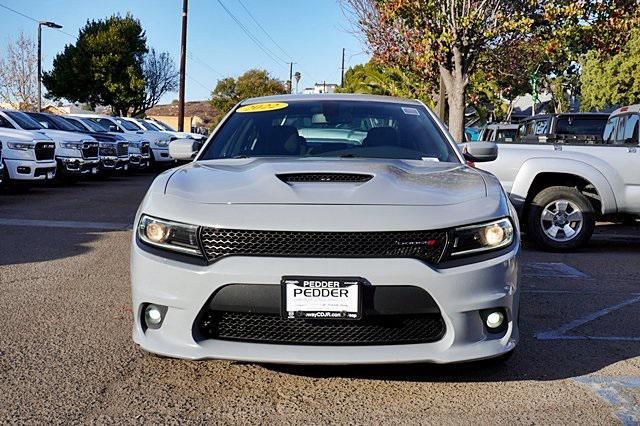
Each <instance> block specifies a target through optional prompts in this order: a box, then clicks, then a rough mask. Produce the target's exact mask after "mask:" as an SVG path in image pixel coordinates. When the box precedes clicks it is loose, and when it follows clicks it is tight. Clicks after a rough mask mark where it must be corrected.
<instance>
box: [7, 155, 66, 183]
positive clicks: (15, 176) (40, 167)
mask: <svg viewBox="0 0 640 426" xmlns="http://www.w3.org/2000/svg"><path fill="white" fill-rule="evenodd" d="M3 161H4V163H5V166H6V168H7V170H6V171H7V174H8V176H9V179H11V180H15V181H39V180H51V179H53V178H55V176H56V162H55V161H53V160H51V161H33V160H11V159H8V158H5V159H3Z"/></svg>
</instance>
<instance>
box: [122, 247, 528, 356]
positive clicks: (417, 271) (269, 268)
mask: <svg viewBox="0 0 640 426" xmlns="http://www.w3.org/2000/svg"><path fill="white" fill-rule="evenodd" d="M134 238H135V237H134ZM137 244H138V243H137V242H136V241H135V240H134V243H133V251H132V259H131V260H132V261H131V280H132V297H133V311H134V326H133V339H134V341H135V342H136V343H137V344H139V345H140V346H141V347H142V348H143V349H145V350H147V351H149V352H153V353H157V354H161V355H166V356H173V357H178V358H186V359H205V358H216V359H231V360H241V361H249V362H268V363H289V364H379V363H409V362H434V363H451V362H462V361H470V360H477V359H485V358H491V357H495V356H499V355H501V354H504V353H507V352H509V351H511V350H513V348H514V347H515V345H516V344H517V342H518V338H519V335H518V324H517V318H518V311H519V260H518V259H519V245H518V244H517V242H516V244H514V247H513V249H512V250H511V251H510V252H508V253H506V254H503V255H501V256H500V257H497V258H493V259H490V260H485V261H482V262H478V263H473V264H468V265H464V266H458V267H454V268H449V269H441V270H438V269H434V268H432V267H429V266H427V265H425V264H424V263H422V262H420V261H418V260H413V259H333V258H331V259H327V258H322V259H310V258H266V257H228V258H224V259H221V260H219V261H217V262H216V263H214V264H212V265H208V266H200V265H191V264H188V263H184V262H180V261H176V260H171V259H168V258H166V257H159V256H157V255H155V254H152V253H149V252H147V251H146V250H143V249H141V248H140V247H139V246H138V245H137ZM284 275H300V276H319V277H326V276H359V277H363V278H365V279H367V280H368V281H369V282H370V283H371V285H373V286H416V287H420V288H422V289H423V290H425V291H426V292H427V293H429V294H430V295H431V297H432V298H433V299H434V300H435V302H436V303H437V305H438V307H439V309H440V311H441V314H442V317H443V319H444V322H445V324H446V332H445V334H444V336H443V337H442V338H441V339H440V340H438V341H436V342H433V343H418V344H400V345H367V346H319V345H288V344H265V343H246V342H238V341H224V340H216V339H208V340H202V341H196V340H195V338H194V337H193V333H192V330H193V326H194V321H196V318H197V316H198V314H199V313H200V311H201V309H202V308H203V306H204V305H205V304H206V303H207V301H208V300H209V298H210V297H211V295H212V294H213V293H214V292H215V291H216V290H217V289H219V288H220V287H222V286H224V285H226V284H231V283H236V284H237V283H244V284H251V283H262V284H273V285H279V283H280V280H281V278H282V276H284ZM144 303H156V304H160V305H165V306H168V310H167V313H166V316H165V317H164V322H163V323H162V326H161V327H160V328H159V329H146V330H143V327H142V324H141V321H140V318H141V309H142V305H143V304H144ZM492 308H504V310H505V311H506V313H507V320H508V325H507V328H506V330H505V331H503V332H502V333H500V334H491V333H488V332H487V331H486V329H485V327H484V325H483V321H482V319H481V317H480V314H479V311H480V310H483V309H492Z"/></svg>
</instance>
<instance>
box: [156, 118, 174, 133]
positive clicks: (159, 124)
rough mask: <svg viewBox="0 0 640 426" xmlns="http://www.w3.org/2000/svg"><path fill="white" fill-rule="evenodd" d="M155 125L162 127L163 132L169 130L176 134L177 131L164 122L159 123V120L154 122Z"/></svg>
mask: <svg viewBox="0 0 640 426" xmlns="http://www.w3.org/2000/svg"><path fill="white" fill-rule="evenodd" d="M153 124H155V125H156V126H158V127H160V128H161V129H162V130H168V131H170V132H175V131H176V130H175V129H173V128H172V127H171V126H169V125H168V124H167V123H163V122H162V121H159V120H153Z"/></svg>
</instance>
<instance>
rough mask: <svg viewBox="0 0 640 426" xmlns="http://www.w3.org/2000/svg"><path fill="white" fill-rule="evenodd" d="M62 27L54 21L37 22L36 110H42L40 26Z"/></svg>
mask: <svg viewBox="0 0 640 426" xmlns="http://www.w3.org/2000/svg"><path fill="white" fill-rule="evenodd" d="M43 26H45V27H49V28H56V29H60V28H62V25H59V24H56V23H55V22H48V21H40V22H38V112H40V111H42V27H43Z"/></svg>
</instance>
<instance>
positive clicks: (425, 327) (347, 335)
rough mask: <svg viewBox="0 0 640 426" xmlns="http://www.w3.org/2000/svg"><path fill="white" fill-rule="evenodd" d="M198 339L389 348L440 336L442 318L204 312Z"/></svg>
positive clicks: (431, 340) (442, 332) (443, 330)
mask: <svg viewBox="0 0 640 426" xmlns="http://www.w3.org/2000/svg"><path fill="white" fill-rule="evenodd" d="M198 325H199V331H200V334H201V335H202V337H204V338H209V339H219V340H235V341H243V342H253V343H271V344H297V345H393V344H396V345H398V344H410V343H428V342H435V341H438V340H440V339H441V338H442V336H444V333H445V330H446V327H445V324H444V320H443V319H442V316H441V315H439V314H433V315H380V316H372V317H366V318H363V319H361V320H307V319H299V318H298V319H287V318H282V317H281V316H280V315H278V314H264V313H247V312H228V311H223V312H216V311H207V312H205V313H204V315H203V316H202V318H201V319H200V322H199V324H198Z"/></svg>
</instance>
